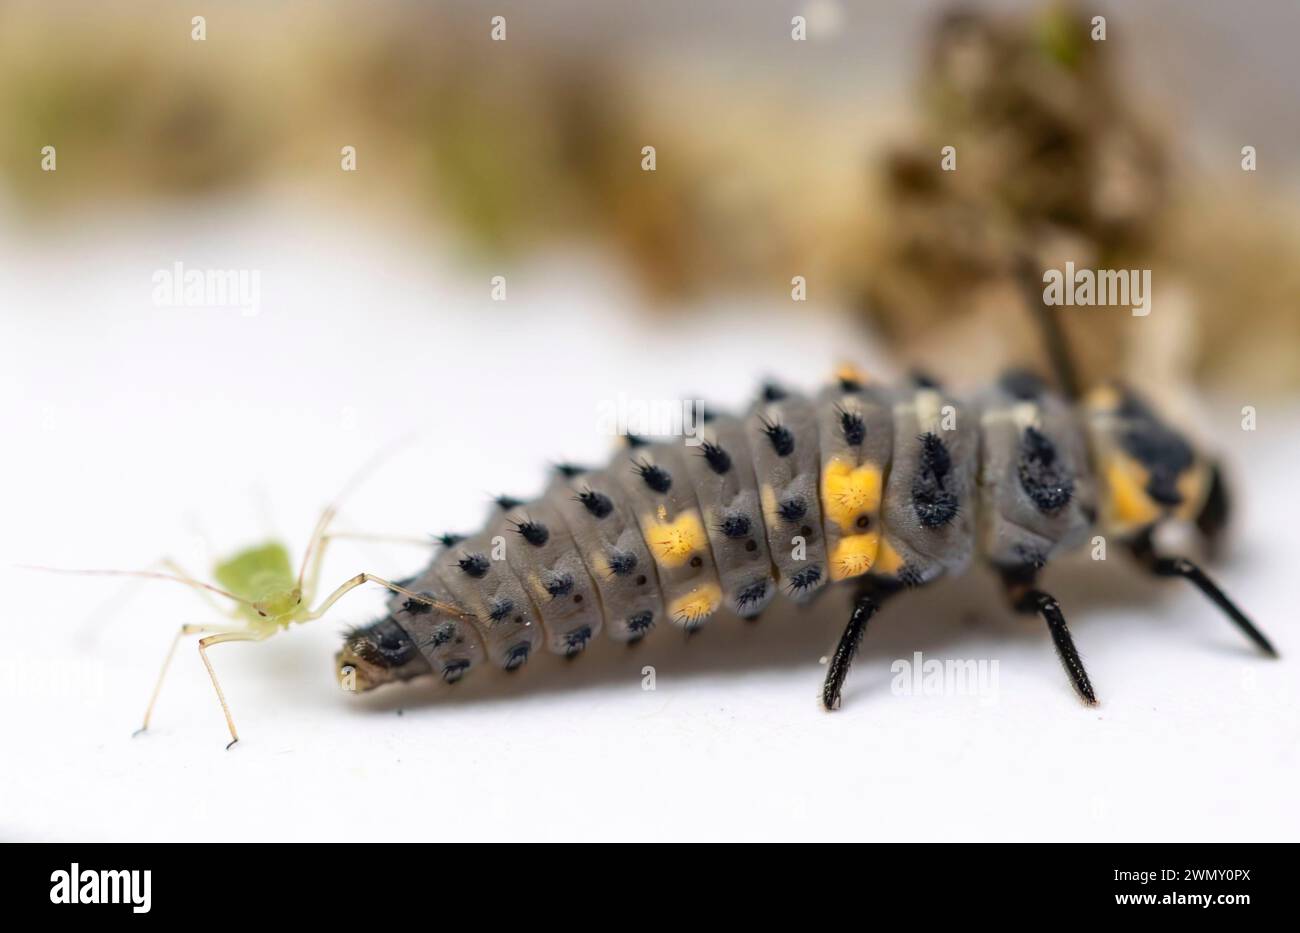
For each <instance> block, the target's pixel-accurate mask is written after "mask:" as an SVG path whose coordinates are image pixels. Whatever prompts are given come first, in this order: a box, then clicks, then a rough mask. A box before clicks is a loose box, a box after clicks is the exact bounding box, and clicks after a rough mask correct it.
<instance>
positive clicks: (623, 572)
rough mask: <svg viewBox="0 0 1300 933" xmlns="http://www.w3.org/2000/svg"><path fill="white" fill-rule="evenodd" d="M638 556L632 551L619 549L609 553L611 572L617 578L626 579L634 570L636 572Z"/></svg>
mask: <svg viewBox="0 0 1300 933" xmlns="http://www.w3.org/2000/svg"><path fill="white" fill-rule="evenodd" d="M636 564H637V560H636V555H635V554H633V553H632V552H631V551H622V550H618V549H617V548H615V549H611V550H610V552H609V572H610V573H612V574H613V575H614V576H616V577H625V576H627V575H628V574H629V573H631V572H632V571H633V570H636Z"/></svg>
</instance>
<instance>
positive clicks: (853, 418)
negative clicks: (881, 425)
mask: <svg viewBox="0 0 1300 933" xmlns="http://www.w3.org/2000/svg"><path fill="white" fill-rule="evenodd" d="M838 411H839V416H840V433H841V434H843V435H844V443H846V444H848V445H849V446H850V447H859V446H861V445H862V442H863V441H864V440H866V439H867V425H866V422H865V421H863V420H862V416H861V415H860V414H858V413H857V412H855V411H847V410H846V409H843V408H840V409H838Z"/></svg>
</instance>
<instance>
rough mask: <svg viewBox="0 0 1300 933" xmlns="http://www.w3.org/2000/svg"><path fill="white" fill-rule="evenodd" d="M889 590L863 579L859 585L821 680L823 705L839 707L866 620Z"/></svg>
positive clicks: (830, 708) (867, 620)
mask: <svg viewBox="0 0 1300 933" xmlns="http://www.w3.org/2000/svg"><path fill="white" fill-rule="evenodd" d="M890 592H892V591H891V590H882V589H879V588H877V587H875V586H872V585H871V584H870V583H864V584H863V585H862V586H861V587H860V588H859V590H858V595H857V598H856V599H855V600H854V602H853V614H852V615H851V616H849V624H848V625H847V626H845V628H844V634H842V635H840V642H839V644H838V645H836V646H835V654H834V655H832V656H831V661H830V664H829V666H828V667H827V669H826V680H825V682H824V683H823V684H822V707H823V708H824V709H826V710H836V709H839V708H840V700H841V697H840V694H841V691H842V690H843V689H844V679H845V678H846V677H848V676H849V667H850V666H851V665H852V664H853V657H854V655H856V654H857V653H858V648H859V647H860V646H861V644H862V636H863V635H865V634H866V631H867V623H868V622H869V621H871V617H872V616H873V615H875V614H876V612H877V611H878V610H879V609H880V606H881V604H882V603H883V602H884V600H885V597H886V596H887V595H889V593H890Z"/></svg>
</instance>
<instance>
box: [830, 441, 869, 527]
mask: <svg viewBox="0 0 1300 933" xmlns="http://www.w3.org/2000/svg"><path fill="white" fill-rule="evenodd" d="M881 485H882V482H881V475H880V468H879V467H877V466H874V465H872V464H870V463H868V464H864V465H863V466H860V467H854V466H852V465H850V464H848V463H846V462H845V461H843V460H841V459H840V458H839V457H832V458H831V461H830V463H828V464H827V465H826V469H825V470H823V471H822V508H823V509H824V510H825V512H826V515H827V517H828V518H830V520H831V521H833V522H834V523H835V524H836V525H838V526H839V528H840V531H842V532H844V533H845V534H854V533H856V532H859V531H861V530H862V529H861V528H860V527H859V526H858V523H857V522H858V519H859V518H862V517H863V516H864V515H867V514H868V513H870V514H874V513H875V512H877V511H878V510H879V509H880V490H881Z"/></svg>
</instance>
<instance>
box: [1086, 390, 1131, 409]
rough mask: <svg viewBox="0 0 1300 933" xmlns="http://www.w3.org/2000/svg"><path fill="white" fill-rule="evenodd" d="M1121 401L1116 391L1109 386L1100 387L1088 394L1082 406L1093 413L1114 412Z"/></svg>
mask: <svg viewBox="0 0 1300 933" xmlns="http://www.w3.org/2000/svg"><path fill="white" fill-rule="evenodd" d="M1121 401H1122V399H1121V398H1120V394H1119V390H1118V389H1116V388H1115V387H1114V386H1111V385H1102V386H1097V388H1095V389H1093V390H1092V391H1091V392H1089V393H1088V395H1087V397H1086V398H1085V399H1084V405H1085V406H1086V407H1088V408H1090V409H1092V410H1093V411H1114V410H1115V409H1117V408H1119V405H1120V402H1121Z"/></svg>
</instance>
